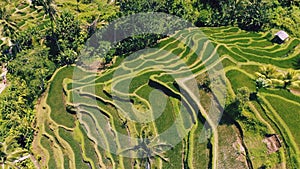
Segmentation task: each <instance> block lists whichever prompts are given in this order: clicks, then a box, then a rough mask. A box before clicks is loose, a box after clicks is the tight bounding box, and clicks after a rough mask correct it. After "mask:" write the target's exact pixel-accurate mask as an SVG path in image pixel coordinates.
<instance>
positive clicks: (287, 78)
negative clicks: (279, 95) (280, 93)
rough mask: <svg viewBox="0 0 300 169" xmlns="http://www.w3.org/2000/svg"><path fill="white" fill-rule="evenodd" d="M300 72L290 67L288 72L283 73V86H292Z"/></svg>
mask: <svg viewBox="0 0 300 169" xmlns="http://www.w3.org/2000/svg"><path fill="white" fill-rule="evenodd" d="M298 78H299V77H298V73H297V72H296V71H295V70H293V69H289V70H288V71H287V72H286V73H284V74H283V76H282V80H283V81H284V85H283V88H284V89H286V88H287V87H288V86H290V85H291V84H292V83H293V82H295V81H297V80H298Z"/></svg>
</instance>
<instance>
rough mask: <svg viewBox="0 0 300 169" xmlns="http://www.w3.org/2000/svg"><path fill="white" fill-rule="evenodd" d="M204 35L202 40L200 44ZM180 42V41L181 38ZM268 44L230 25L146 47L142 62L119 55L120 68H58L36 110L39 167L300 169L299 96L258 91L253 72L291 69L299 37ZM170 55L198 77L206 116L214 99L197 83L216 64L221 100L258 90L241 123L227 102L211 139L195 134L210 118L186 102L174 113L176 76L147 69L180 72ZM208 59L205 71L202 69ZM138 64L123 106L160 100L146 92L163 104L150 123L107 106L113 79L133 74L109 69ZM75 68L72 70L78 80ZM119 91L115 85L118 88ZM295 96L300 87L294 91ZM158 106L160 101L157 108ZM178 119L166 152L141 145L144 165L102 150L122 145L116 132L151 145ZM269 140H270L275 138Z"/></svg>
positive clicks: (264, 36) (110, 103) (178, 95)
mask: <svg viewBox="0 0 300 169" xmlns="http://www.w3.org/2000/svg"><path fill="white" fill-rule="evenodd" d="M203 33H205V34H206V35H207V36H208V39H205V38H199V37H201V36H199V35H201V34H203ZM179 37H182V38H183V39H184V40H180V41H179V40H177V38H179ZM271 38H272V34H271V33H247V32H245V31H242V30H240V29H239V28H236V27H222V28H201V29H198V28H193V29H186V30H182V31H179V32H177V33H176V34H174V35H172V36H171V37H170V38H166V39H163V40H161V42H160V43H159V44H158V48H159V49H161V51H155V52H154V51H152V52H151V51H149V54H147V55H143V56H142V57H143V62H142V63H141V62H140V61H141V60H140V59H136V58H138V57H135V58H133V59H130V60H126V59H124V60H125V61H123V62H121V61H116V63H120V64H119V65H115V66H114V67H113V68H111V69H108V70H105V71H102V72H101V73H97V74H95V73H91V72H88V71H84V70H83V69H80V68H77V67H72V66H69V67H64V68H62V69H60V70H58V71H57V72H56V73H55V76H54V77H53V79H52V81H51V85H50V88H49V91H48V94H47V95H46V98H45V101H44V102H42V104H41V105H40V106H43V107H44V109H40V110H41V111H40V112H39V115H38V127H39V128H40V132H39V133H38V137H37V139H36V140H35V143H36V144H37V145H39V146H37V150H38V151H40V153H42V154H43V156H44V157H45V158H44V159H43V160H42V165H44V166H49V168H69V167H70V168H76V167H78V166H80V168H89V167H92V168H132V167H134V168H145V166H147V164H146V163H147V162H149V163H150V165H151V168H152V167H153V168H184V167H187V168H247V167H251V168H259V167H261V166H264V165H270V166H272V167H276V168H281V167H285V166H287V167H291V168H297V166H298V167H299V145H300V143H299V139H300V138H298V136H299V131H298V130H297V124H298V123H299V118H297V117H299V110H300V109H299V106H300V104H299V96H296V95H293V94H292V93H290V92H288V91H287V90H285V89H256V79H257V75H256V74H255V72H260V69H262V67H268V66H269V64H270V63H272V64H273V65H275V66H276V68H277V69H278V71H279V70H280V71H288V68H290V67H293V64H294V62H295V58H296V57H298V56H299V49H298V47H299V46H298V44H299V39H290V40H289V41H288V42H287V43H286V44H283V45H278V44H272V43H271V42H270V39H271ZM182 41H184V42H185V43H191V44H193V48H194V50H191V49H189V47H186V46H185V45H184V44H182ZM208 44H210V45H208ZM212 44H213V45H214V46H215V49H216V50H217V51H218V53H219V55H220V56H219V57H220V59H214V56H215V54H216V53H215V52H214V51H213V50H212V49H211V48H210V47H211V46H212ZM197 48H201V49H199V50H198V49H197ZM193 51H201V55H200V56H199V58H198V59H197V58H194V57H193V56H194V55H193V54H194V53H193ZM258 53H261V54H258ZM172 54H176V55H177V56H179V57H180V58H181V59H182V60H184V61H185V64H186V65H187V66H188V68H189V69H190V70H191V71H192V72H193V73H194V74H196V75H197V76H196V79H197V84H198V86H199V94H200V95H201V96H200V97H201V98H200V102H201V105H202V106H203V107H204V109H205V110H204V111H206V112H209V109H210V106H211V104H212V101H211V100H212V99H211V97H214V96H213V95H212V93H211V92H209V91H206V90H205V89H204V88H203V87H201V85H202V81H203V78H205V76H204V75H205V74H206V72H207V70H206V69H207V68H209V67H211V68H212V67H213V66H214V65H218V64H219V63H218V62H220V63H221V64H222V65H223V67H224V71H225V73H226V85H227V86H228V88H227V90H228V97H229V98H227V99H232V100H233V99H234V98H235V97H236V95H237V94H238V92H239V89H240V88H242V87H247V88H248V90H249V92H250V93H256V92H257V93H256V96H253V97H256V98H253V99H250V101H249V102H248V103H247V107H246V108H245V109H244V110H243V111H242V112H241V114H240V115H238V116H239V117H236V115H233V112H232V111H235V110H234V106H236V105H230V106H233V107H231V108H230V106H229V107H228V108H227V109H225V112H224V115H223V117H222V119H221V122H220V125H219V126H218V127H217V131H215V132H214V133H213V134H212V135H211V136H209V137H204V138H200V136H202V135H201V130H202V128H203V127H204V122H205V118H209V115H208V116H207V115H205V114H204V112H200V113H199V114H198V116H196V114H197V113H196V112H193V110H191V109H193V107H191V105H192V104H193V103H189V102H187V105H186V106H187V109H188V108H189V109H190V110H189V111H191V113H189V112H188V110H185V112H182V113H181V114H178V110H179V109H180V107H179V106H180V98H182V97H184V96H182V95H181V93H180V91H179V89H178V87H176V83H174V82H175V80H174V78H173V77H172V76H171V75H170V74H168V73H164V72H161V71H160V69H159V68H157V70H156V68H153V67H151V66H152V65H154V64H153V62H154V63H155V65H164V64H166V63H168V64H167V65H172V67H176V66H178V65H177V64H179V66H180V64H181V63H178V61H176V59H175V60H172ZM168 57H169V58H168ZM118 59H120V60H122V59H123V58H118ZM207 62H209V66H206V67H205V66H203V65H205V64H204V63H207ZM138 65H144V66H142V67H143V70H142V71H141V72H139V74H138V75H136V76H135V77H134V78H133V79H132V81H131V84H130V88H129V91H128V92H129V95H130V99H129V98H128V99H129V100H130V103H128V104H132V105H133V106H134V107H136V108H137V109H140V110H143V111H144V112H147V111H146V110H149V109H150V107H149V106H150V105H152V104H156V105H157V106H158V107H159V106H160V104H163V103H160V101H159V100H155V99H154V100H153V99H152V100H151V101H152V103H149V99H151V97H155V96H151V94H154V95H155V94H156V95H158V96H157V97H158V98H160V97H159V95H163V96H164V97H166V98H167V99H166V103H165V105H166V107H165V108H164V110H163V112H162V114H161V116H160V117H159V118H157V119H155V121H152V122H145V123H135V122H134V121H127V120H126V118H125V117H124V115H123V114H122V113H121V114H120V113H119V112H118V111H117V107H116V106H115V105H114V104H115V102H113V96H112V95H113V94H114V93H112V91H111V89H110V88H111V85H112V83H113V81H114V80H115V79H114V78H116V79H118V81H122V80H124V81H126V78H130V77H131V76H130V72H126V71H124V72H125V73H124V72H123V74H120V75H115V76H114V73H115V72H116V71H117V70H118V69H124V70H126V69H128V70H130V69H131V68H135V67H138ZM157 67H159V66H157ZM176 70H177V69H176ZM179 70H180V69H179ZM180 71H181V72H180ZM180 71H178V72H172V73H174V74H175V73H177V74H179V75H178V77H180V73H182V74H183V75H184V73H185V72H184V70H180ZM73 72H76V76H75V78H73ZM206 78H207V77H206ZM124 83H126V82H123V83H121V82H119V84H121V85H124ZM117 85H118V83H117V84H115V86H117ZM275 85H276V84H275ZM116 88H121V86H119V87H116ZM93 90H94V91H93ZM153 90H154V92H153ZM295 90H298V88H297V87H295ZM74 95H77V96H74ZM252 95H253V94H252ZM94 98H96V101H95V100H94ZM155 101H156V102H157V103H153V102H155ZM124 102H125V101H124ZM150 112H151V111H150ZM74 113H75V114H74ZM147 113H149V112H147ZM152 113H153V112H152ZM152 115H153V114H152ZM136 116H138V114H137V115H136ZM147 116H151V115H147ZM153 116H154V115H153ZM137 118H138V117H137ZM178 119H179V120H178ZM175 120H176V121H177V122H180V121H181V122H182V124H177V127H176V132H178V133H177V134H178V135H179V134H180V132H182V131H180V130H186V129H188V128H191V130H190V131H189V133H188V135H187V136H185V137H184V138H183V140H182V141H180V142H179V143H178V144H177V145H176V146H175V147H172V149H170V150H169V151H166V152H165V153H161V152H163V148H164V147H163V145H156V146H158V147H151V146H155V144H153V145H152V144H149V145H147V143H145V144H146V148H144V149H146V150H144V151H146V152H147V150H148V151H150V153H153V154H154V156H152V155H151V158H149V161H147V160H145V159H139V158H136V159H134V158H133V159H131V158H128V157H126V156H122V155H116V154H114V153H110V152H107V151H106V150H105V149H104V148H103V147H101V146H100V145H106V146H112V144H111V142H115V144H116V145H114V146H115V148H116V149H117V151H122V148H123V147H122V145H124V144H123V143H120V142H119V141H120V140H119V136H118V135H122V134H123V135H130V136H132V137H136V138H139V137H147V138H149V139H150V138H152V139H156V136H158V135H159V133H162V132H164V131H165V130H166V129H168V128H169V127H170V126H171V125H172V124H173V123H174V121H175ZM183 122H184V123H183ZM187 122H189V123H187ZM100 126H101V127H100ZM295 127H296V128H295ZM177 134H174V135H175V136H173V137H176V135H177ZM272 134H276V135H278V137H279V139H280V146H282V147H281V148H278V151H275V152H272V153H269V150H268V147H267V146H266V144H265V143H264V142H263V140H264V139H266V138H267V137H268V135H272ZM216 136H217V137H216ZM120 137H121V136H120ZM217 138H218V140H216V139H217ZM174 139H176V138H174ZM203 139H204V140H203ZM99 141H101V142H102V143H99ZM163 143H164V142H163V141H161V142H160V144H163ZM139 144H142V143H139ZM270 144H276V140H275V143H274V142H273V143H270ZM147 146H149V147H147ZM142 149H143V148H142ZM146 152H145V153H146ZM215 158H217V159H215ZM75 166H76V167H75Z"/></svg>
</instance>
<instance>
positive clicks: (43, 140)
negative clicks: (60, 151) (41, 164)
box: [41, 136, 57, 168]
mask: <svg viewBox="0 0 300 169" xmlns="http://www.w3.org/2000/svg"><path fill="white" fill-rule="evenodd" d="M41 144H42V146H43V147H44V148H45V149H46V150H47V151H48V153H49V161H48V167H49V168H56V167H57V166H56V162H55V157H54V153H53V150H52V148H51V143H50V141H49V140H48V138H46V137H45V136H42V138H41Z"/></svg>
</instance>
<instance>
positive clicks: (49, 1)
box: [38, 0, 56, 33]
mask: <svg viewBox="0 0 300 169" xmlns="http://www.w3.org/2000/svg"><path fill="white" fill-rule="evenodd" d="M38 4H42V6H43V8H44V11H45V13H46V14H48V16H49V18H50V22H51V28H52V33H53V31H54V25H53V22H54V20H55V16H56V9H55V7H54V0H38Z"/></svg>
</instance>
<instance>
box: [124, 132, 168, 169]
mask: <svg viewBox="0 0 300 169" xmlns="http://www.w3.org/2000/svg"><path fill="white" fill-rule="evenodd" d="M149 133H150V132H149V130H147V129H145V128H142V129H141V133H140V134H138V136H139V139H138V143H137V145H135V146H133V147H130V148H127V149H125V150H123V151H121V153H120V154H124V153H128V152H130V151H132V152H134V153H135V154H136V157H139V158H142V161H141V165H143V164H144V165H145V166H146V168H151V158H153V157H158V158H160V159H162V160H163V161H165V162H169V159H168V158H166V157H165V156H164V151H166V150H167V149H170V148H172V146H171V145H170V144H167V143H164V142H161V141H159V140H158V138H157V137H154V138H151V137H152V136H151V134H149Z"/></svg>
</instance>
